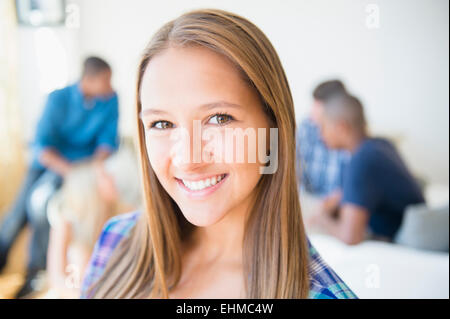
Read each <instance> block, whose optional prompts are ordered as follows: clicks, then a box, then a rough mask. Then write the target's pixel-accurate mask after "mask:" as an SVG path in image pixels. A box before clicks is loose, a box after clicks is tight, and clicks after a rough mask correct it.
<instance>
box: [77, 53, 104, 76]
mask: <svg viewBox="0 0 450 319" xmlns="http://www.w3.org/2000/svg"><path fill="white" fill-rule="evenodd" d="M106 70H108V71H111V67H110V66H109V64H108V63H107V62H106V61H105V60H103V59H101V58H99V57H96V56H90V57H88V58H86V59H85V60H84V62H83V72H82V76H83V77H84V76H86V75H88V76H93V75H94V76H95V75H97V74H99V73H100V72H103V71H106Z"/></svg>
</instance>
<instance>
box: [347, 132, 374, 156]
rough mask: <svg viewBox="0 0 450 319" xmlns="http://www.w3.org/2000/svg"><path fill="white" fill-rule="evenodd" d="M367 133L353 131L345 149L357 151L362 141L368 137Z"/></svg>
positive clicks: (352, 151)
mask: <svg viewBox="0 0 450 319" xmlns="http://www.w3.org/2000/svg"><path fill="white" fill-rule="evenodd" d="M367 137H368V136H367V134H366V133H364V132H363V133H353V134H351V135H349V137H348V138H347V141H346V143H345V144H346V145H345V149H347V150H349V151H350V152H351V153H355V152H356V150H357V149H358V148H359V146H360V145H361V143H362V142H363V141H364V140H365V139H366V138H367Z"/></svg>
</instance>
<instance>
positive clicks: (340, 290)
mask: <svg viewBox="0 0 450 319" xmlns="http://www.w3.org/2000/svg"><path fill="white" fill-rule="evenodd" d="M139 215H140V212H139V211H135V212H131V213H127V214H121V215H118V216H115V217H113V218H111V219H110V220H109V221H108V222H107V223H106V224H105V226H104V228H103V231H102V233H101V234H100V237H99V239H98V241H97V243H96V244H95V248H94V252H93V254H92V257H91V259H90V261H89V264H88V267H87V270H86V273H85V277H84V281H83V284H82V286H81V298H90V296H89V295H88V294H87V292H88V289H89V287H90V286H91V285H92V284H93V283H94V282H95V281H96V280H97V279H98V278H99V277H100V276H101V274H102V272H103V270H104V269H105V266H106V263H107V262H108V259H109V257H110V256H111V254H112V253H113V251H114V248H115V247H116V246H117V244H118V243H119V241H120V240H121V239H122V238H124V237H125V236H127V235H128V233H129V232H130V230H131V228H133V226H134V225H136V222H137V220H138V217H139ZM308 246H309V256H310V260H309V277H310V291H309V298H314V299H348V298H357V297H356V295H355V294H354V293H353V292H352V291H351V290H350V288H348V287H347V285H346V284H345V283H344V282H343V281H342V280H341V279H340V278H339V276H338V275H337V274H336V273H335V272H334V271H333V270H332V269H331V268H330V267H329V266H328V265H327V264H326V263H325V262H324V261H323V260H322V258H321V257H320V255H319V254H318V252H317V251H316V249H315V248H314V247H313V246H312V245H311V243H310V242H309V240H308Z"/></svg>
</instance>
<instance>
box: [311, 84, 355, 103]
mask: <svg viewBox="0 0 450 319" xmlns="http://www.w3.org/2000/svg"><path fill="white" fill-rule="evenodd" d="M345 93H347V90H346V89H345V86H344V84H343V83H342V82H341V81H339V80H330V81H326V82H322V83H320V84H319V85H318V86H317V87H316V88H315V89H314V91H313V97H314V99H316V100H319V101H322V102H325V101H326V100H328V99H329V98H331V97H333V96H335V95H340V94H345Z"/></svg>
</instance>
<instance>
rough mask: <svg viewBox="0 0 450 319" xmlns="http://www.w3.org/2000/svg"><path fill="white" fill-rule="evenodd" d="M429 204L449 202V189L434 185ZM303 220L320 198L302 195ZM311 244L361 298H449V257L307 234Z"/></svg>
mask: <svg viewBox="0 0 450 319" xmlns="http://www.w3.org/2000/svg"><path fill="white" fill-rule="evenodd" d="M425 194H426V197H427V203H428V204H429V205H430V206H439V205H442V204H443V203H446V202H447V203H448V194H449V193H448V186H445V185H444V186H439V185H435V186H431V187H428V188H427V190H426V192H425ZM300 202H301V206H302V211H303V215H304V217H307V216H308V215H310V214H311V213H312V212H313V211H314V209H315V208H316V207H317V206H316V205H317V203H318V201H317V199H315V198H313V197H311V196H309V195H307V194H301V197H300ZM307 232H308V236H309V239H310V240H311V243H312V244H313V245H314V246H315V247H316V249H317V250H318V252H319V253H320V255H321V256H322V257H323V259H324V260H325V261H326V262H327V263H328V264H329V265H330V266H331V267H332V268H333V269H334V270H335V271H336V273H337V274H338V275H339V276H340V277H341V278H342V279H343V280H344V282H345V283H346V284H347V285H348V286H349V287H350V288H351V289H352V290H353V291H354V292H355V293H356V295H357V296H358V297H359V298H447V299H448V298H449V254H448V253H444V252H434V251H426V250H418V249H413V248H409V247H404V246H400V245H397V244H391V243H385V242H379V241H365V242H363V243H361V244H358V245H355V246H348V245H346V244H344V243H342V242H340V241H338V240H337V239H335V238H334V237H331V236H329V235H326V234H322V233H318V232H311V231H308V229H307Z"/></svg>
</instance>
